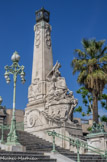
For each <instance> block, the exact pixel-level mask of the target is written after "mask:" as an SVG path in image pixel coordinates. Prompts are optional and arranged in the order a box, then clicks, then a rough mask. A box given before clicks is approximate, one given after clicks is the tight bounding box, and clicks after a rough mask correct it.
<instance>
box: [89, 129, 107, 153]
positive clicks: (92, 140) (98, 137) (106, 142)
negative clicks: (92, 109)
mask: <svg viewBox="0 0 107 162" xmlns="http://www.w3.org/2000/svg"><path fill="white" fill-rule="evenodd" d="M87 143H88V145H90V146H92V147H95V148H97V149H100V150H102V151H106V150H107V133H105V132H104V133H103V132H101V133H91V134H89V135H87ZM90 148H91V147H90ZM92 149H93V148H92ZM93 150H95V149H93ZM95 151H96V150H95ZM88 153H93V154H94V152H93V151H91V150H88Z"/></svg>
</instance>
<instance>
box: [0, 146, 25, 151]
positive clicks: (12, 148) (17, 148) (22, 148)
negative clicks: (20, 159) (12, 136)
mask: <svg viewBox="0 0 107 162" xmlns="http://www.w3.org/2000/svg"><path fill="white" fill-rule="evenodd" d="M0 148H1V150H5V151H13V152H26V147H25V146H22V145H21V144H16V145H12V144H11V145H7V144H0Z"/></svg>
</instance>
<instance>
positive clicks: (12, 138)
mask: <svg viewBox="0 0 107 162" xmlns="http://www.w3.org/2000/svg"><path fill="white" fill-rule="evenodd" d="M11 60H12V61H13V64H12V65H11V66H8V65H6V66H5V74H4V77H5V79H6V83H10V78H9V75H10V74H12V75H13V82H14V88H13V112H12V119H11V126H10V132H9V134H8V137H7V144H10V145H11V144H13V145H15V144H19V142H18V136H17V134H16V118H15V103H16V82H17V75H18V74H19V75H20V76H21V81H22V83H23V84H24V83H25V78H24V77H25V72H24V66H23V65H22V66H19V64H18V62H19V60H20V56H19V54H18V53H17V52H16V51H15V52H14V53H13V55H12V57H11Z"/></svg>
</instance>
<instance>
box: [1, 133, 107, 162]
mask: <svg viewBox="0 0 107 162" xmlns="http://www.w3.org/2000/svg"><path fill="white" fill-rule="evenodd" d="M4 134H5V135H4V141H6V139H7V134H8V131H5V132H4ZM17 134H18V137H19V141H20V143H21V144H22V145H24V146H26V152H6V151H3V150H0V162H2V161H3V162H4V161H5V162H14V161H16V162H21V161H23V162H57V160H55V159H50V157H49V156H44V152H50V151H51V150H52V143H50V142H48V141H45V140H43V139H42V138H39V137H36V136H34V135H31V134H29V133H27V132H24V131H17ZM0 137H1V130H0ZM56 150H57V151H58V152H59V153H60V154H62V155H64V156H66V157H67V158H70V159H72V160H74V161H77V154H75V153H73V152H70V151H69V150H66V149H63V148H61V147H59V146H57V147H56ZM65 162H67V161H65ZM80 162H107V161H106V160H104V159H102V158H101V156H99V155H86V154H85V155H80Z"/></svg>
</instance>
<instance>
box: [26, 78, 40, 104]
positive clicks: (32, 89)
mask: <svg viewBox="0 0 107 162" xmlns="http://www.w3.org/2000/svg"><path fill="white" fill-rule="evenodd" d="M41 93H42V82H41V81H39V79H38V78H36V79H35V81H34V83H33V84H31V85H30V86H29V88H28V99H29V102H31V101H34V100H36V99H38V98H40V97H39V96H40V94H41Z"/></svg>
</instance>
